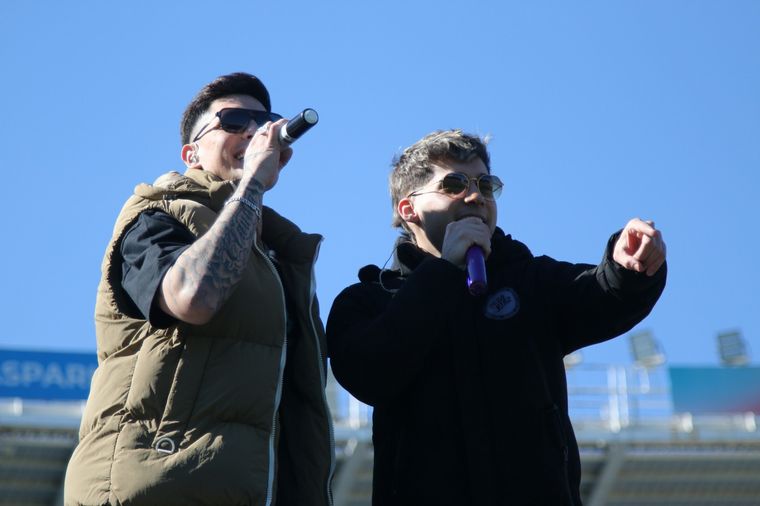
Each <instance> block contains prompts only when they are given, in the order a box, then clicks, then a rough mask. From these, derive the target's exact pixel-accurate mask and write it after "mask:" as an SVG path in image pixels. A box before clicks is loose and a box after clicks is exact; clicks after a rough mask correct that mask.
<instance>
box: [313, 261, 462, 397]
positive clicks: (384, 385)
mask: <svg viewBox="0 0 760 506" xmlns="http://www.w3.org/2000/svg"><path fill="white" fill-rule="evenodd" d="M463 276H464V273H463V272H462V271H461V270H460V269H458V268H457V267H455V266H454V265H452V264H450V263H449V262H447V261H445V260H441V259H432V258H431V259H428V260H425V261H424V262H423V263H422V264H420V266H419V267H418V268H417V269H416V270H415V271H414V272H413V273H412V274H411V275H410V276H409V278H408V279H407V280H406V282H405V283H404V284H403V285H402V286H401V288H400V289H399V290H398V291H397V292H395V294H391V293H388V292H386V291H385V290H384V289H383V288H382V287H380V285H379V284H377V283H366V282H365V283H358V284H356V285H352V286H350V287H348V288H346V289H345V290H343V292H341V293H340V294H339V295H338V297H337V298H336V299H335V302H334V303H333V306H332V309H331V310H330V315H329V317H328V319H327V343H328V350H329V355H330V364H331V367H332V370H333V373H334V374H335V377H336V378H337V380H338V381H339V382H340V384H341V385H343V387H344V388H346V389H347V390H348V391H349V392H351V394H352V395H353V396H354V397H356V398H357V399H359V400H361V401H362V402H365V403H367V404H370V405H373V406H376V405H378V404H382V403H386V402H389V401H392V400H393V399H395V398H396V397H397V396H398V395H399V394H400V393H401V392H403V391H404V390H405V387H406V386H407V385H408V384H409V383H410V382H411V381H413V379H414V378H415V377H416V376H417V374H418V373H419V371H420V370H421V368H422V367H423V365H424V362H425V357H426V355H427V354H428V352H429V350H430V347H431V345H432V344H433V342H434V340H436V339H438V338H440V337H441V336H443V335H445V328H446V321H447V318H448V317H449V316H450V315H451V314H453V313H454V312H455V311H456V307H457V297H456V295H452V294H456V293H459V291H457V290H453V289H452V287H455V286H456V283H459V286H463ZM461 291H462V292H464V290H461Z"/></svg>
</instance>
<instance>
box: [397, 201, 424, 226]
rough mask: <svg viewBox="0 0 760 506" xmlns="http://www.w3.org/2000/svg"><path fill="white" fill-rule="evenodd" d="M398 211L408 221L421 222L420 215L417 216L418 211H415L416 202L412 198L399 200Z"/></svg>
mask: <svg viewBox="0 0 760 506" xmlns="http://www.w3.org/2000/svg"><path fill="white" fill-rule="evenodd" d="M396 211H397V212H398V215H399V216H401V219H402V220H404V221H405V222H407V223H419V222H420V217H419V216H417V213H416V212H415V211H414V203H413V202H412V199H410V198H404V199H401V200H399V202H398V206H396Z"/></svg>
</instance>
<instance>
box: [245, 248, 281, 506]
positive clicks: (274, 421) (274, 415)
mask: <svg viewBox="0 0 760 506" xmlns="http://www.w3.org/2000/svg"><path fill="white" fill-rule="evenodd" d="M253 247H254V248H255V249H256V251H258V252H259V254H261V256H262V257H264V260H265V261H266V263H267V265H268V266H269V268H270V269H271V271H272V274H274V277H275V278H277V283H278V284H279V285H280V297H281V298H282V308H283V309H282V310H283V313H284V316H285V338H284V339H283V342H282V352H281V353H280V371H279V373H278V374H277V390H276V392H275V395H274V411H273V413H272V433H271V434H270V435H269V475H268V477H267V499H266V502H265V503H264V504H265V505H266V506H272V496H273V494H274V492H273V488H274V468H275V454H274V452H275V448H274V444H275V438H276V436H277V434H276V433H277V414H278V412H279V411H280V400H281V399H282V383H283V375H284V374H285V361H286V359H287V351H288V311H287V309H285V308H286V306H285V287H283V286H282V280H281V279H280V275H279V273H278V272H277V268H276V267H275V266H274V264H273V263H272V261H271V260H270V259H269V256H268V255H265V254H264V252H263V251H261V250H260V249H259V247H258V245H257V244H256V241H254V243H253Z"/></svg>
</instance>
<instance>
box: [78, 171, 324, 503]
mask: <svg viewBox="0 0 760 506" xmlns="http://www.w3.org/2000/svg"><path fill="white" fill-rule="evenodd" d="M233 189H234V188H233V186H232V184H231V183H230V182H225V181H221V180H219V179H217V178H216V177H215V176H213V175H211V174H209V173H207V172H204V171H202V170H194V169H191V170H188V171H187V173H186V174H185V176H180V175H179V174H177V173H170V174H168V175H166V176H162V177H161V178H159V180H158V181H156V183H155V184H154V185H147V184H141V185H138V186H137V187H136V188H135V193H134V195H133V196H132V197H131V198H130V199H129V200H128V201H127V203H126V204H125V205H124V208H123V209H122V211H121V213H120V215H119V217H118V219H117V222H116V226H115V228H114V233H113V237H112V239H111V241H110V243H109V245H108V248H107V250H106V254H105V258H104V260H103V265H102V277H101V281H100V285H99V288H98V296H97V301H96V308H95V327H96V334H97V344H98V362H99V367H98V369H97V371H96V372H95V375H94V376H93V380H92V386H91V391H90V397H89V400H88V401H87V406H86V408H85V413H84V415H83V419H82V424H81V428H80V442H79V445H78V446H77V448H76V449H75V451H74V454H73V455H72V457H71V461H70V462H69V467H68V469H67V473H66V483H65V504H67V505H69V504H71V505H75V504H76V505H78V504H86V505H95V504H97V505H101V504H106V503H108V504H111V505H117V504H135V505H139V504H151V505H158V504H161V505H173V504H177V505H189V504H213V505H225V504H235V505H244V504H245V505H269V504H275V503H276V504H277V506H281V505H291V504H292V505H323V504H329V503H330V502H331V498H330V491H329V481H330V479H331V477H332V472H333V466H334V463H333V453H334V443H333V440H332V425H331V418H330V414H329V411H328V408H327V405H326V402H325V397H324V382H325V355H326V350H325V341H324V330H323V326H322V322H321V321H320V319H319V308H318V305H317V300H316V297H315V293H314V290H315V287H314V283H313V267H314V262H315V260H316V254H317V250H318V247H319V243H320V241H321V237H320V236H318V235H313V234H304V233H302V232H301V231H300V230H299V229H298V227H296V226H295V225H294V224H292V223H291V222H289V221H287V220H285V219H284V218H282V217H281V216H279V215H277V214H276V213H275V212H274V211H272V210H271V209H268V208H265V209H264V214H263V230H264V231H263V240H264V242H265V243H266V244H267V245H268V246H269V247H271V248H272V249H273V250H274V251H275V253H276V258H277V261H278V263H279V267H280V269H279V273H278V271H277V270H276V269H275V267H274V265H273V263H272V261H270V259H269V258H268V257H267V256H266V255H264V254H263V253H262V252H261V251H259V250H258V249H257V248H254V251H253V252H252V254H251V256H250V259H249V261H248V266H247V268H246V271H245V273H244V275H243V278H242V280H241V281H240V282H239V283H238V285H237V286H236V288H235V290H234V291H233V293H232V294H231V295H230V297H229V299H228V300H227V302H226V303H225V304H224V306H223V307H222V308H221V309H220V310H219V312H218V313H217V314H216V315H215V316H214V318H213V319H212V320H211V321H210V322H209V323H207V324H205V325H198V326H194V325H189V324H185V323H182V322H180V323H179V324H177V325H175V326H173V327H170V328H168V329H157V328H154V327H152V326H151V325H150V324H149V323H148V322H147V321H145V320H143V319H138V318H134V317H130V316H127V315H128V314H132V313H131V312H130V311H129V310H127V305H128V304H129V302H128V297H127V295H126V294H125V293H124V292H123V290H122V289H121V284H120V280H121V257H120V254H119V246H120V243H121V239H122V237H123V235H124V232H125V231H126V230H127V229H128V228H129V226H130V225H131V224H132V223H134V221H135V220H136V219H137V217H138V215H139V214H140V213H141V212H144V211H146V210H148V209H159V210H161V211H164V212H166V213H169V214H170V215H172V216H173V217H174V218H176V219H177V220H179V221H180V222H181V223H183V224H184V225H185V226H187V228H188V229H189V230H190V231H191V232H192V233H193V234H195V235H196V236H201V235H203V234H204V233H205V232H206V231H207V230H208V229H209V228H210V227H211V225H212V224H213V223H214V220H215V219H216V216H217V213H218V212H219V210H220V209H221V207H222V206H223V203H224V201H225V200H226V199H227V198H228V197H229V196H230V194H231V193H232V191H233ZM286 294H287V297H288V300H289V305H288V311H287V314H286V309H285V297H286ZM288 320H289V321H288ZM286 327H289V328H291V331H290V332H288V333H287V335H286Z"/></svg>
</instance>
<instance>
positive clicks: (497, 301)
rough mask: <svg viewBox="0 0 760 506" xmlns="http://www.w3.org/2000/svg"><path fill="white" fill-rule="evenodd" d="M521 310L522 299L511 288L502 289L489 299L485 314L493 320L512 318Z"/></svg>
mask: <svg viewBox="0 0 760 506" xmlns="http://www.w3.org/2000/svg"><path fill="white" fill-rule="evenodd" d="M519 310H520V299H519V298H518V297H517V294H516V293H515V291H514V290H512V289H511V288H502V289H501V290H499V291H498V292H496V293H494V294H493V295H491V296H490V297H489V298H488V302H486V307H485V309H484V310H483V313H484V314H485V315H486V318H490V319H492V320H506V319H507V318H512V317H513V316H514V315H515V314H517V311H519Z"/></svg>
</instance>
